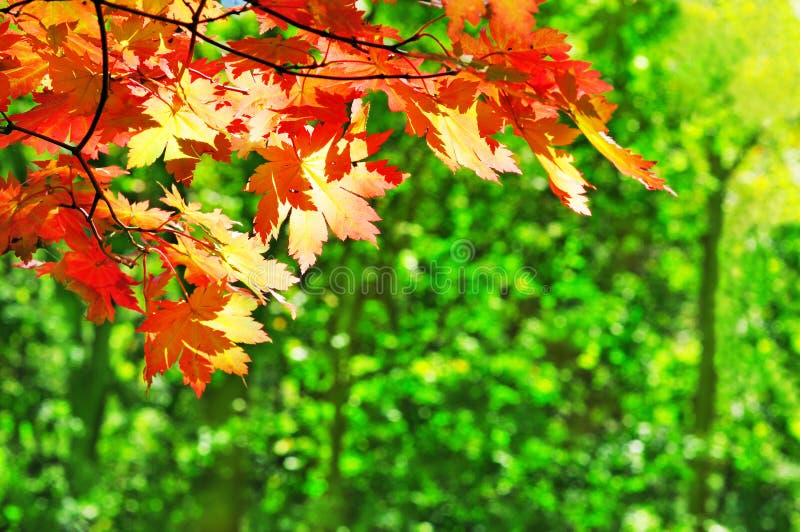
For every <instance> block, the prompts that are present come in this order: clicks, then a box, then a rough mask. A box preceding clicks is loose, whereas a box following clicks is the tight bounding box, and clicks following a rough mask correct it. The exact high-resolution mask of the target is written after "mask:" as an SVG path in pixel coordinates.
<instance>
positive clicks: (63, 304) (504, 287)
mask: <svg viewBox="0 0 800 532" xmlns="http://www.w3.org/2000/svg"><path fill="white" fill-rule="evenodd" d="M402 9H403V15H404V16H403V20H396V19H395V20H392V21H391V22H392V23H393V24H395V25H399V26H400V27H401V28H405V29H406V30H407V31H406V33H411V32H412V31H413V30H415V29H416V27H417V26H418V25H419V23H420V21H422V20H423V19H424V18H426V17H428V16H429V12H426V11H425V10H426V9H429V8H424V7H422V6H420V5H418V4H416V3H414V4H412V3H411V2H407V4H406V5H403V7H402ZM541 9H542V12H541V13H540V15H539V16H538V21H539V24H540V25H542V26H552V27H555V28H558V29H560V30H562V31H565V32H566V33H568V34H569V35H570V39H571V42H572V43H573V44H574V46H575V47H576V51H577V56H578V57H579V58H582V59H586V60H589V61H592V62H593V63H594V65H595V66H596V68H597V69H598V70H600V71H601V72H602V73H603V74H604V77H605V79H606V80H608V81H610V82H611V83H612V84H613V85H614V87H615V88H616V89H617V90H616V92H614V93H613V94H612V95H611V98H612V100H614V101H615V102H617V103H619V105H620V108H619V110H618V111H617V114H616V115H615V119H614V121H613V122H612V132H613V134H614V135H615V136H616V137H617V139H618V140H619V141H620V143H621V144H622V145H625V146H629V147H632V148H634V149H635V150H637V151H639V152H640V153H643V154H644V155H645V156H646V157H649V158H655V159H658V160H659V166H658V167H657V168H658V171H659V173H660V175H662V176H664V177H666V178H667V179H668V180H669V182H670V184H671V186H672V188H674V189H675V190H676V191H677V193H678V194H679V197H678V198H672V197H670V196H668V195H666V194H658V193H649V192H647V191H645V190H644V189H643V188H642V187H641V186H639V185H638V184H637V183H635V182H633V181H631V180H622V179H621V178H620V176H619V175H618V174H617V173H616V171H615V170H614V168H613V166H612V165H611V164H609V163H608V162H606V161H605V160H603V159H602V157H601V156H599V155H598V154H596V153H595V152H594V151H593V150H592V149H591V147H590V146H589V145H588V143H579V145H578V147H577V148H576V151H575V153H576V157H577V159H578V162H579V167H580V168H581V169H582V170H583V171H584V172H585V173H586V176H587V178H588V179H589V180H590V181H591V182H592V183H594V184H595V185H597V186H598V188H599V190H598V191H596V192H592V193H591V194H590V196H591V203H590V206H591V208H592V210H593V213H594V216H593V217H591V218H584V217H580V216H577V215H575V214H574V213H572V212H571V211H569V210H568V209H566V208H565V207H563V206H561V205H560V203H559V201H558V200H557V199H556V198H555V197H554V196H553V195H552V194H551V193H550V191H549V189H548V183H547V179H546V176H545V174H544V172H543V171H542V169H541V168H539V167H538V166H537V165H536V163H535V161H534V160H533V157H531V156H529V155H525V154H526V151H525V148H524V146H519V145H515V146H514V147H515V148H517V150H516V151H517V153H522V154H523V155H522V156H521V159H522V161H521V163H522V168H523V169H524V175H522V176H509V177H506V178H505V179H504V184H503V186H502V187H500V186H497V185H494V184H491V183H487V182H482V181H480V180H479V179H478V178H476V177H474V176H472V175H470V174H469V173H468V172H464V173H463V174H462V173H458V174H456V175H452V174H450V172H449V171H448V170H447V169H446V168H445V167H444V166H443V165H442V164H440V163H439V162H438V160H436V159H435V157H434V156H433V155H432V154H431V153H430V151H429V150H428V149H427V148H426V147H425V146H424V145H423V143H422V142H421V141H418V140H414V139H405V138H403V139H401V138H398V139H397V140H396V141H395V142H394V143H393V144H392V145H391V146H390V147H389V148H388V151H387V152H386V155H387V156H388V158H389V159H390V160H392V161H394V162H395V163H398V164H401V165H402V164H404V165H405V167H404V169H405V170H406V171H409V172H411V173H412V177H411V178H410V179H409V180H408V181H407V182H406V183H404V184H403V185H402V186H401V187H400V188H399V189H398V190H397V191H393V192H391V193H390V194H389V196H388V197H387V198H382V199H381V201H379V202H378V212H379V213H380V214H381V215H382V216H383V218H384V220H383V222H381V223H380V228H381V231H382V233H383V234H382V235H381V236H380V238H379V243H380V249H374V248H373V247H371V246H370V245H369V244H367V243H364V242H356V243H353V242H346V243H341V242H336V243H330V244H327V245H326V248H325V253H324V254H323V255H322V258H321V260H320V262H319V264H318V268H315V269H314V270H312V274H311V275H309V276H308V277H307V278H306V280H305V286H304V289H297V290H295V291H294V292H293V295H292V301H293V302H294V303H295V304H296V305H298V308H299V315H298V318H297V320H296V321H292V320H291V318H290V317H289V316H288V315H287V314H286V313H285V311H283V310H282V309H280V308H277V307H276V308H273V307H268V308H266V309H264V310H263V312H262V313H261V318H262V320H263V321H264V322H265V323H266V327H267V329H268V330H269V331H270V333H271V335H272V337H273V339H274V343H272V344H265V345H264V346H263V347H256V348H252V349H249V352H250V355H251V357H252V358H253V363H252V366H251V369H250V375H249V376H248V378H247V386H244V385H243V383H242V382H241V381H240V380H237V379H236V378H233V377H231V376H228V375H223V374H218V375H216V376H215V379H214V382H213V383H212V384H211V385H210V386H209V389H208V390H207V391H206V393H205V395H204V396H203V398H202V400H199V401H198V400H197V399H196V397H195V395H194V394H193V393H192V392H191V390H189V389H188V388H185V387H184V386H182V385H181V384H180V375H179V373H178V372H177V371H170V372H168V374H167V375H166V377H164V378H159V379H157V380H156V382H155V384H154V386H153V388H152V389H151V390H150V392H149V394H145V386H144V384H143V382H142V379H141V370H142V364H143V362H142V338H141V336H140V335H137V334H136V333H135V332H134V330H135V328H136V327H137V325H138V323H137V322H135V321H133V318H134V316H133V315H132V314H131V313H125V312H120V316H121V317H120V319H119V320H118V321H117V322H116V323H114V324H113V325H104V326H101V327H99V328H95V327H94V326H93V325H92V324H91V323H88V322H86V321H84V320H83V318H82V314H84V308H83V306H82V303H80V302H79V301H78V299H77V298H76V297H74V296H73V294H71V293H69V292H66V291H65V290H64V289H63V288H62V287H60V286H58V285H56V284H55V283H54V282H53V281H52V280H51V279H49V278H46V279H35V278H34V276H33V275H32V274H31V272H29V271H22V270H19V269H17V268H13V267H11V261H10V260H9V257H3V259H2V261H1V262H0V270H2V275H3V282H2V283H0V349H1V350H2V364H0V404H2V408H1V409H0V444H1V445H0V528H2V529H11V530H97V531H100V530H184V529H185V530H209V531H224V530H276V531H282V530H286V531H295V530H297V531H302V530H340V531H345V530H413V531H419V532H423V531H426V532H427V531H431V530H475V531H478V530H556V531H560V530H630V531H632V530H636V531H645V530H693V529H698V530H714V531H717V532H719V531H724V530H732V531H739V530H741V531H745V530H746V531H756V530H776V531H785V530H800V113H799V112H798V110H800V91H798V87H800V61H798V56H797V53H798V50H797V46H798V43H800V5H799V4H798V2H797V1H794V2H789V1H788V0H759V1H738V0H726V1H723V0H719V1H714V0H657V1H656V0H653V1H649V0H639V1H635V0H594V1H591V2H586V1H584V0H558V1H556V0H551V1H550V2H547V3H545V4H543V5H542V6H541ZM390 13H391V11H389V8H388V7H386V6H381V7H378V8H376V9H375V12H374V13H373V15H372V16H374V17H375V18H376V20H380V19H381V17H382V16H390ZM253 24H254V22H253V21H252V20H251V19H249V18H248V17H246V16H244V17H241V18H239V19H237V20H236V21H233V22H229V23H218V24H217V25H216V28H215V31H216V32H218V33H219V34H220V35H223V36H232V35H237V34H241V33H243V32H246V31H252V30H253V27H252V26H253ZM203 50H204V52H205V53H213V51H211V50H208V49H203ZM375 99H376V100H379V101H380V98H375ZM373 116H374V118H375V119H376V121H377V122H380V123H376V124H375V127H376V129H385V128H387V127H398V125H401V124H402V120H400V119H398V117H396V116H392V115H391V114H388V113H386V114H385V115H384V116H381V117H380V118H379V115H378V113H377V108H376V109H375V110H374V111H373ZM29 156H30V154H29V153H27V152H26V151H24V150H22V149H14V148H12V149H9V150H6V151H5V152H3V153H0V172H1V173H2V175H5V174H6V173H7V172H8V171H13V172H15V173H17V174H19V173H20V172H24V168H25V165H26V160H27V158H28V157H29ZM122 156H124V154H123V153H120V154H112V155H111V158H112V159H113V157H122ZM257 164H259V161H258V160H257V156H256V158H254V159H249V160H245V161H237V162H236V163H235V164H230V165H220V164H216V163H211V162H207V163H203V164H202V165H201V167H200V169H199V171H198V175H197V178H196V180H195V185H194V186H193V188H192V189H191V192H190V194H195V195H196V196H195V197H199V198H200V199H201V200H202V201H203V203H204V204H205V205H207V206H209V207H211V206H219V207H222V208H223V209H225V210H227V211H228V213H229V214H230V215H231V217H233V218H238V219H242V220H247V219H251V218H252V215H253V211H254V205H253V204H251V203H250V202H249V199H247V198H245V197H244V196H243V194H241V193H240V189H241V187H242V185H243V179H244V175H245V174H244V173H243V172H244V171H246V170H243V169H249V170H252V168H253V167H254V166H256V165H257ZM159 181H161V182H166V177H165V175H164V171H163V168H155V169H148V170H142V171H138V172H134V174H133V175H132V176H131V177H130V179H128V180H127V181H125V182H124V184H123V185H124V187H126V190H128V191H129V192H137V193H139V194H140V197H142V198H145V197H155V196H157V195H158V193H159V190H160V189H159V187H158V184H157V183H158V182H159ZM284 238H285V237H284ZM285 248H286V246H285V242H283V243H280V244H279V245H277V246H276V247H275V249H285ZM434 271H437V272H444V273H440V274H439V277H436V276H434V275H433V272H434ZM447 283H449V285H448V284H447ZM404 287H406V288H407V287H413V289H406V290H402V288H404ZM126 317H127V319H126Z"/></svg>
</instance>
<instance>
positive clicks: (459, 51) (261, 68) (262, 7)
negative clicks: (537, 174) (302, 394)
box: [0, 0, 665, 397]
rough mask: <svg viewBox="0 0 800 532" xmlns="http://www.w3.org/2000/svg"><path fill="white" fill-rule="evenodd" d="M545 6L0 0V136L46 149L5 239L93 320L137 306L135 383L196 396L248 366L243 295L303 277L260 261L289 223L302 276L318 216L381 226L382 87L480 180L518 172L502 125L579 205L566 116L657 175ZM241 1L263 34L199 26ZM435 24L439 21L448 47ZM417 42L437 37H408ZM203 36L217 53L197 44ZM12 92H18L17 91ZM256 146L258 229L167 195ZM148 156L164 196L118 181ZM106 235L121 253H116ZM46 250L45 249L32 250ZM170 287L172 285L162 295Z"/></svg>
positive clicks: (253, 189) (368, 232) (626, 160)
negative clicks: (132, 191) (37, 255)
mask: <svg viewBox="0 0 800 532" xmlns="http://www.w3.org/2000/svg"><path fill="white" fill-rule="evenodd" d="M542 1H543V0H514V1H513V2H509V1H507V0H489V1H488V2H485V1H484V0H467V1H455V0H452V1H439V2H429V4H432V6H433V7H431V21H430V22H429V24H426V25H425V26H423V27H422V28H420V30H418V31H417V32H415V33H414V34H412V35H409V36H403V35H401V34H400V33H399V32H398V30H396V29H394V28H391V27H388V26H384V25H377V24H373V23H370V22H368V21H367V20H365V18H364V17H363V13H362V12H361V11H360V10H359V9H358V7H357V6H356V4H355V2H353V1H347V0H345V1H338V0H281V1H270V0H248V1H246V2H245V3H244V4H243V5H240V6H236V7H224V6H223V5H222V4H220V3H218V2H217V1H215V0H192V1H185V0H91V1H77V0H47V1H45V0H20V1H15V2H14V1H8V0H0V117H2V122H0V148H3V147H7V146H9V145H10V144H12V143H18V142H20V143H24V144H26V145H28V146H31V147H33V148H34V149H35V150H36V151H37V152H39V153H41V154H49V155H50V159H49V160H46V162H40V163H37V164H38V167H37V168H35V169H33V170H32V171H31V172H29V173H28V174H27V175H26V176H17V177H14V176H7V177H6V178H5V180H4V181H0V253H6V252H9V251H13V252H14V253H15V254H16V255H17V256H19V257H20V258H21V259H22V260H23V262H22V263H21V264H22V265H23V266H24V267H29V268H32V269H35V271H36V272H37V274H38V275H51V276H53V278H55V279H56V280H57V281H59V282H61V283H63V284H64V285H65V286H66V287H67V288H68V289H70V290H72V291H74V292H75V293H77V294H78V295H79V296H80V297H81V298H83V299H84V300H85V301H86V302H87V303H88V311H87V317H88V319H90V320H92V321H94V322H96V323H102V322H103V321H105V320H113V319H114V315H115V308H116V307H117V306H122V307H125V308H128V309H131V310H133V311H136V312H140V313H142V314H144V321H143V322H142V324H141V326H140V327H139V331H140V332H143V333H144V334H145V368H144V378H145V380H146V381H147V383H148V385H149V384H150V383H151V381H152V379H153V377H154V376H155V375H157V374H161V373H164V372H165V371H166V370H167V369H168V368H170V367H171V366H173V365H175V364H176V363H177V364H178V366H179V368H180V371H181V372H182V373H183V376H184V382H185V383H186V384H188V385H190V386H191V387H192V388H193V389H194V390H195V392H196V393H197V395H198V397H199V396H200V395H201V394H202V392H203V390H204V389H205V387H206V384H207V383H208V382H209V381H210V379H211V374H212V373H213V372H214V371H215V370H217V369H219V370H222V371H224V372H228V373H234V374H237V375H240V376H243V375H245V374H246V373H247V362H249V358H248V356H247V354H246V353H245V351H244V350H243V349H242V347H241V344H243V343H259V342H264V341H268V340H269V337H268V336H267V334H266V332H265V331H263V329H262V327H261V325H260V324H259V323H258V322H257V321H256V320H255V319H254V318H253V317H252V312H253V311H254V310H255V309H256V308H257V307H258V305H260V304H263V303H265V302H266V301H267V300H268V299H270V298H273V299H278V300H279V301H281V302H283V303H284V304H286V305H287V306H289V304H288V303H287V302H286V300H285V299H284V298H283V296H282V295H281V292H282V291H285V290H287V289H288V288H289V287H290V286H291V285H292V284H294V283H296V282H297V281H298V279H297V278H296V277H295V276H293V275H292V274H291V273H290V271H289V270H288V269H287V266H286V265H285V264H282V263H279V262H277V261H275V260H271V259H267V258H265V253H266V252H267V250H268V246H269V244H270V242H271V241H272V240H273V239H275V237H276V236H277V235H278V234H279V231H280V230H281V228H282V227H283V226H287V229H286V231H287V233H288V251H289V254H290V255H291V256H292V257H293V258H294V259H296V260H297V261H298V263H299V266H300V271H301V272H305V271H306V270H307V269H308V268H309V267H310V266H311V265H313V264H314V263H315V261H316V260H317V257H318V256H319V255H320V253H321V252H322V246H323V243H324V242H326V241H327V239H328V237H329V232H332V233H333V234H334V235H335V236H336V237H337V238H340V239H347V238H352V239H358V240H368V241H371V242H375V241H376V235H377V234H378V229H377V227H376V226H375V224H374V222H376V221H377V220H379V217H378V214H377V213H376V212H375V210H374V209H373V208H372V207H371V206H370V204H369V202H368V201H367V200H368V199H369V198H373V197H376V196H380V195H382V194H384V193H385V191H386V190H388V189H391V188H393V187H395V186H397V185H398V184H400V183H401V182H402V181H403V180H404V179H405V178H407V177H408V175H407V174H406V173H404V172H403V171H402V169H400V168H398V167H397V166H393V165H391V164H390V163H389V162H388V161H386V160H382V159H379V158H376V154H377V153H378V152H379V150H380V147H381V145H382V144H383V143H384V142H385V141H386V140H387V138H388V137H389V135H390V133H391V132H388V131H387V132H379V133H374V132H370V131H369V129H368V127H367V126H368V121H369V104H367V103H365V100H364V98H365V97H367V96H369V95H370V94H372V93H384V94H385V95H386V96H387V101H388V108H389V110H391V111H394V112H398V113H402V114H403V115H404V116H405V118H406V125H405V132H406V133H407V134H409V135H412V136H418V137H423V138H424V140H425V142H426V143H427V145H428V146H429V147H430V149H431V150H432V151H433V153H434V154H435V155H436V156H437V157H438V158H439V159H440V160H441V161H442V162H443V163H444V164H445V165H447V167H448V168H450V169H451V170H454V171H455V170H457V169H460V168H467V169H469V170H472V171H474V172H475V173H476V174H477V175H478V176H479V177H481V178H483V179H486V180H490V181H497V180H498V178H499V177H500V175H501V174H503V173H520V172H521V171H520V168H519V166H518V165H517V162H516V161H515V159H514V156H513V154H512V153H511V151H510V150H509V149H508V148H507V147H506V146H504V145H503V144H502V143H501V142H499V141H498V140H496V138H495V137H496V135H497V134H498V133H501V132H504V131H506V130H511V131H513V133H514V134H516V135H517V136H519V137H521V138H523V139H524V140H525V141H526V142H527V143H528V145H529V146H530V148H531V150H532V151H533V153H534V155H535V156H536V158H537V159H538V160H539V161H540V162H541V164H542V166H543V167H544V169H545V170H546V171H547V173H548V175H549V178H550V185H551V188H552V190H553V192H554V193H555V194H556V195H557V196H558V197H559V198H560V199H561V201H562V202H563V203H564V204H565V205H567V206H568V207H569V208H571V209H572V210H574V211H576V212H578V213H581V214H589V209H588V207H587V198H586V196H585V191H586V188H587V187H590V186H591V185H589V183H588V182H587V181H586V180H585V179H584V177H583V175H582V174H581V172H580V171H579V170H578V169H577V168H576V167H575V166H574V165H573V158H572V156H571V155H570V154H569V153H568V152H567V151H565V150H564V148H563V147H564V146H565V145H568V144H570V143H571V142H572V141H573V140H574V139H575V138H576V136H577V135H578V134H580V133H583V134H584V135H585V136H586V137H587V138H588V140H589V141H590V142H591V143H592V144H593V145H594V146H596V148H597V149H598V150H599V151H600V152H601V153H602V154H603V155H605V156H606V157H607V158H608V159H609V160H610V161H611V162H612V163H613V164H614V165H615V166H616V167H617V168H618V169H619V171H620V172H622V173H623V174H626V175H629V176H631V177H633V178H635V179H637V180H639V181H640V182H641V183H642V184H644V185H645V186H646V187H647V188H649V189H661V188H665V185H664V181H663V180H662V179H660V178H658V177H657V176H656V175H655V174H653V172H652V171H651V166H652V165H653V163H652V162H649V161H645V160H643V159H642V158H641V157H639V156H638V155H635V154H633V153H631V152H629V151H627V150H625V149H623V148H621V147H620V146H618V145H617V144H616V143H615V142H614V141H613V140H612V139H611V137H610V136H609V135H608V131H607V128H606V123H607V122H608V120H609V118H610V116H611V113H612V112H613V110H614V106H613V105H612V104H610V103H609V102H608V101H607V100H606V99H605V98H604V96H603V93H604V92H606V91H608V90H610V87H609V86H608V85H607V84H606V83H604V82H603V81H602V80H601V79H600V77H599V74H598V73H596V72H594V71H592V70H591V69H590V67H589V64H588V63H585V62H581V61H576V60H573V59H571V58H570V56H569V53H568V52H569V49H570V47H569V45H568V44H566V42H565V35H564V34H562V33H559V32H557V31H555V30H553V29H549V28H539V29H536V27H535V19H534V16H535V14H536V12H537V10H538V5H539V4H540V3H541V2H542ZM437 8H438V11H439V12H438V13H437V12H436V11H437ZM441 9H443V10H444V16H441ZM245 12H247V13H250V14H251V15H249V16H254V17H255V19H256V20H257V21H258V34H257V35H251V36H247V37H245V38H242V39H239V40H236V41H231V42H224V41H222V40H218V39H216V38H214V37H213V36H211V35H210V34H209V33H208V28H209V24H210V23H212V22H214V21H218V20H222V19H225V18H228V17H235V16H240V15H241V14H243V13H245ZM434 24H443V25H444V24H446V34H447V36H448V37H449V42H447V39H439V38H437V37H435V36H434V34H433V32H432V31H431V25H434ZM466 24H469V25H471V27H472V28H476V31H471V30H470V31H466V29H465V25H466ZM424 39H428V40H431V41H433V42H435V43H436V45H437V46H438V49H439V50H440V51H439V52H436V53H432V52H429V51H421V49H417V48H416V47H415V45H416V44H418V43H419V41H422V40H424ZM198 42H205V43H208V44H209V45H211V46H213V47H216V48H217V50H218V51H219V52H220V58H219V59H214V60H207V59H197V55H196V53H195V48H196V45H197V43H198ZM24 97H29V98H32V102H33V105H32V106H27V107H25V106H22V107H20V106H17V107H14V106H12V103H13V102H15V101H17V100H19V99H20V98H24ZM12 109H25V110H21V111H18V112H12ZM564 119H567V120H569V121H570V122H571V124H572V125H568V124H567V123H566V122H565V120H564ZM573 126H575V127H573ZM112 145H117V146H124V147H127V163H126V164H127V168H120V167H103V166H101V165H100V164H99V163H98V160H100V156H101V154H105V153H108V152H109V147H110V146H112ZM252 152H256V153H258V154H259V155H260V156H261V157H262V158H263V159H264V161H265V162H264V163H263V164H261V165H260V166H258V167H257V168H256V169H255V171H254V173H253V174H252V175H251V176H249V177H248V178H247V179H243V182H242V185H243V188H244V189H245V190H246V191H248V192H249V193H252V194H254V195H256V196H257V197H258V210H257V213H256V215H255V219H254V220H253V231H252V232H244V231H238V230H236V227H237V224H236V222H235V221H233V220H231V219H230V218H228V217H227V216H225V215H224V214H223V213H222V212H220V211H219V210H215V211H213V212H206V211H204V210H203V209H202V207H201V205H199V204H196V203H192V202H187V200H186V199H184V197H183V196H182V193H181V190H183V189H185V188H186V187H188V186H190V184H191V181H192V175H193V172H194V169H195V167H196V165H197V163H198V162H199V161H200V159H201V158H202V157H204V156H205V157H211V158H213V159H214V160H217V161H230V160H231V158H232V156H233V155H236V156H238V157H246V156H248V155H249V154H251V153H252ZM159 159H162V160H163V161H164V163H165V165H166V168H167V170H168V172H169V173H170V174H171V175H172V176H173V177H174V179H175V181H176V183H178V184H180V185H181V187H180V188H179V187H178V186H172V187H170V188H168V189H166V190H165V191H164V196H163V198H161V203H162V206H159V207H154V206H151V205H150V204H149V203H148V202H132V201H130V200H129V199H128V198H127V197H126V196H124V195H122V194H120V193H115V192H113V191H112V185H113V183H114V180H115V179H116V178H118V177H120V176H122V175H124V174H126V173H127V171H128V170H130V169H132V168H135V167H146V166H149V165H151V164H153V163H155V162H156V161H158V160H159ZM119 235H122V236H123V237H124V238H126V239H127V242H128V244H127V248H128V249H133V250H134V251H133V252H126V253H120V252H118V251H115V250H114V248H113V246H112V237H116V238H119ZM43 246H50V248H51V249H58V250H60V253H61V258H60V260H58V261H53V262H39V261H36V260H34V255H33V254H34V252H35V251H36V250H37V249H39V248H42V247H43ZM53 246H56V247H55V248H54V247H53ZM118 247H119V246H118ZM148 258H149V259H150V260H149V261H148ZM153 259H156V260H153ZM123 267H126V268H132V272H131V273H125V272H124V271H123V269H122V268H123ZM170 284H172V285H173V286H174V285H177V286H178V287H180V290H181V293H182V294H183V297H181V298H180V299H178V300H172V299H170V298H169V296H168V293H169V290H168V285H170ZM139 285H141V288H140V289H139V288H138V287H139Z"/></svg>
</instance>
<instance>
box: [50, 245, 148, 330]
mask: <svg viewBox="0 0 800 532" xmlns="http://www.w3.org/2000/svg"><path fill="white" fill-rule="evenodd" d="M36 271H37V273H38V275H40V276H41V275H47V274H49V275H52V276H53V278H54V279H55V280H57V281H58V282H60V283H61V284H63V285H64V286H66V287H67V288H68V289H69V290H71V291H73V292H75V293H76V294H78V295H79V296H80V297H81V298H82V299H83V300H84V301H86V302H87V303H88V304H89V309H88V312H87V316H86V317H87V319H88V320H90V321H93V322H94V323H97V324H100V323H103V322H104V321H106V320H108V321H114V314H115V309H114V305H115V304H116V305H120V306H123V307H125V308H129V309H131V310H135V311H137V312H142V310H141V308H139V303H138V302H137V301H136V298H135V297H134V294H133V290H132V289H131V287H132V286H133V285H134V284H136V283H135V281H134V280H133V279H132V278H131V276H129V275H128V274H126V273H123V272H121V271H120V265H119V264H118V263H116V262H114V261H113V260H111V258H110V257H109V256H108V254H107V253H106V252H103V250H101V249H100V247H99V246H98V244H97V242H95V241H94V240H85V241H83V243H82V245H81V246H80V247H77V246H76V249H73V250H72V251H69V252H67V253H65V254H64V256H63V257H62V258H61V261H59V262H46V263H44V264H42V265H41V266H39V267H38V268H37V269H36Z"/></svg>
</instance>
